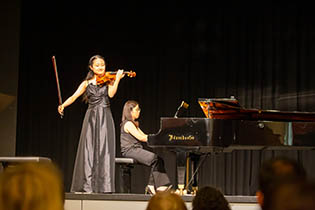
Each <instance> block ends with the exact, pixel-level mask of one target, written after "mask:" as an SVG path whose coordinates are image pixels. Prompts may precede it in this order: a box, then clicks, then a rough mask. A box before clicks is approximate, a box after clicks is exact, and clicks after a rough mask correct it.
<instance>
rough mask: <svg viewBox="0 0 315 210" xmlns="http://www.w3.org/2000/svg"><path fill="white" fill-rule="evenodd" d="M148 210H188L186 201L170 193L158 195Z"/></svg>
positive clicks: (151, 200)
mask: <svg viewBox="0 0 315 210" xmlns="http://www.w3.org/2000/svg"><path fill="white" fill-rule="evenodd" d="M146 210H187V207H186V205H185V202H184V200H183V199H182V198H181V197H180V196H179V195H177V194H175V193H172V192H170V191H167V192H158V193H156V194H155V195H154V196H153V197H152V198H151V199H150V200H149V203H148V206H147V208H146Z"/></svg>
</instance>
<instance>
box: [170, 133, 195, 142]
mask: <svg viewBox="0 0 315 210" xmlns="http://www.w3.org/2000/svg"><path fill="white" fill-rule="evenodd" d="M168 137H169V141H193V140H195V137H194V136H192V135H189V136H184V135H182V136H176V135H172V134H169V135H168Z"/></svg>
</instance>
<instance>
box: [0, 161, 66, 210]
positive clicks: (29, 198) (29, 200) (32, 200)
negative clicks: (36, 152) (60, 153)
mask: <svg viewBox="0 0 315 210" xmlns="http://www.w3.org/2000/svg"><path fill="white" fill-rule="evenodd" d="M63 209H64V189H63V181H62V175H61V172H60V171H59V169H58V168H57V166H56V165H54V164H53V163H51V162H45V163H41V162H40V163H34V162H33V163H22V164H17V165H15V166H9V167H8V168H6V169H5V170H4V172H3V173H1V174H0V210H63Z"/></svg>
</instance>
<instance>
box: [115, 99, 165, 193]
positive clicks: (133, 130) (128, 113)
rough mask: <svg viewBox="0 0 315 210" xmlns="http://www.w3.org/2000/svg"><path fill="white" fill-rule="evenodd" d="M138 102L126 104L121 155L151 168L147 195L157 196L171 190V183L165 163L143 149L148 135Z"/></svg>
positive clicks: (123, 115) (121, 132)
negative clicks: (142, 122) (143, 143)
mask: <svg viewBox="0 0 315 210" xmlns="http://www.w3.org/2000/svg"><path fill="white" fill-rule="evenodd" d="M140 111H141V110H140V107H139V104H138V102H136V101H133V100H129V101H127V102H126V103H125V105H124V108H123V113H122V122H121V125H120V126H121V129H120V143H121V153H122V155H123V156H124V157H129V158H134V159H135V160H136V161H137V162H139V163H142V164H144V165H146V166H150V167H151V173H150V178H149V182H148V185H147V187H146V193H150V194H155V192H156V190H157V191H165V190H168V189H170V188H171V182H170V179H169V177H168V176H167V174H166V171H165V168H164V161H163V159H161V158H160V157H159V156H157V155H156V154H155V153H153V152H150V151H148V150H145V149H143V147H142V145H141V142H147V140H148V135H146V134H145V133H143V131H142V130H141V129H140V127H139V122H138V121H137V119H138V118H139V116H140Z"/></svg>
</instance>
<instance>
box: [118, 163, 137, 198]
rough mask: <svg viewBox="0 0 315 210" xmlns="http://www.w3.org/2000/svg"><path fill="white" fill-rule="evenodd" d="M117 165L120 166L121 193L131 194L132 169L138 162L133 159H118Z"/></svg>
mask: <svg viewBox="0 0 315 210" xmlns="http://www.w3.org/2000/svg"><path fill="white" fill-rule="evenodd" d="M115 163H116V164H117V165H119V173H120V175H119V192H120V193H131V169H132V168H133V167H134V165H135V164H137V161H136V160H135V159H133V158H124V157H116V158H115Z"/></svg>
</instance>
